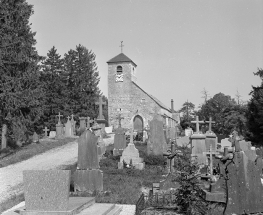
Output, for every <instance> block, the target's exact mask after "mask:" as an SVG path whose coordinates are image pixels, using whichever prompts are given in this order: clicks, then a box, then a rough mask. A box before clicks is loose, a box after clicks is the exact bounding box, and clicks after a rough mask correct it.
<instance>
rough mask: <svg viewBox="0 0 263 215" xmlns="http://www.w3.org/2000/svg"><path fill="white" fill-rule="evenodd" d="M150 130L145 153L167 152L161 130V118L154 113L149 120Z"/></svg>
mask: <svg viewBox="0 0 263 215" xmlns="http://www.w3.org/2000/svg"><path fill="white" fill-rule="evenodd" d="M149 125H150V132H149V139H148V142H147V154H148V155H149V154H154V155H163V154H164V153H166V152H167V143H166V140H165V135H164V132H163V119H162V117H161V116H160V115H158V114H156V115H155V116H154V118H153V120H152V121H150V122H149Z"/></svg>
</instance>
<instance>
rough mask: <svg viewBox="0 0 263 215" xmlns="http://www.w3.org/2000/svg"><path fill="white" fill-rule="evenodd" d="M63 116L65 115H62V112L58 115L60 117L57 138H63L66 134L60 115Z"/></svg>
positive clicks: (57, 125)
mask: <svg viewBox="0 0 263 215" xmlns="http://www.w3.org/2000/svg"><path fill="white" fill-rule="evenodd" d="M62 116H63V115H60V112H59V113H58V115H57V117H58V123H57V124H56V138H57V139H60V138H63V135H64V131H63V130H64V129H63V124H62V123H61V121H60V117H62Z"/></svg>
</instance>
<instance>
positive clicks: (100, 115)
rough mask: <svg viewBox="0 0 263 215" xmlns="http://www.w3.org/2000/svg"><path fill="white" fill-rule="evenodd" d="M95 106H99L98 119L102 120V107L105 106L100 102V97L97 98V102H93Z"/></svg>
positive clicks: (104, 103)
mask: <svg viewBox="0 0 263 215" xmlns="http://www.w3.org/2000/svg"><path fill="white" fill-rule="evenodd" d="M95 104H96V105H99V116H98V118H99V119H104V116H103V115H102V105H106V102H103V101H102V97H101V96H100V97H99V101H98V102H95Z"/></svg>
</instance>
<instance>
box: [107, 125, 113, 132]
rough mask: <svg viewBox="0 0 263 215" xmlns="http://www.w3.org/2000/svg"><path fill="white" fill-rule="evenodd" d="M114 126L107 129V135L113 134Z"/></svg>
mask: <svg viewBox="0 0 263 215" xmlns="http://www.w3.org/2000/svg"><path fill="white" fill-rule="evenodd" d="M112 128H113V127H112V126H109V127H105V131H106V133H107V134H111V133H112Z"/></svg>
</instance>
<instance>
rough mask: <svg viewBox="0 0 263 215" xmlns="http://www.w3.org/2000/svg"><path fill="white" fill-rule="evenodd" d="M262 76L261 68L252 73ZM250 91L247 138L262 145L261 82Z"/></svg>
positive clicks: (262, 98) (262, 92)
mask: <svg viewBox="0 0 263 215" xmlns="http://www.w3.org/2000/svg"><path fill="white" fill-rule="evenodd" d="M254 75H257V76H259V77H260V78H261V80H262V78H263V70H262V69H258V72H256V73H254ZM252 88H253V90H252V91H251V92H250V95H251V99H250V101H249V102H248V111H247V118H248V124H247V125H248V129H249V131H250V133H249V135H248V139H249V140H251V141H252V142H254V143H255V144H258V145H261V146H262V145H263V82H262V83H261V85H260V86H258V87H254V86H252Z"/></svg>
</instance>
